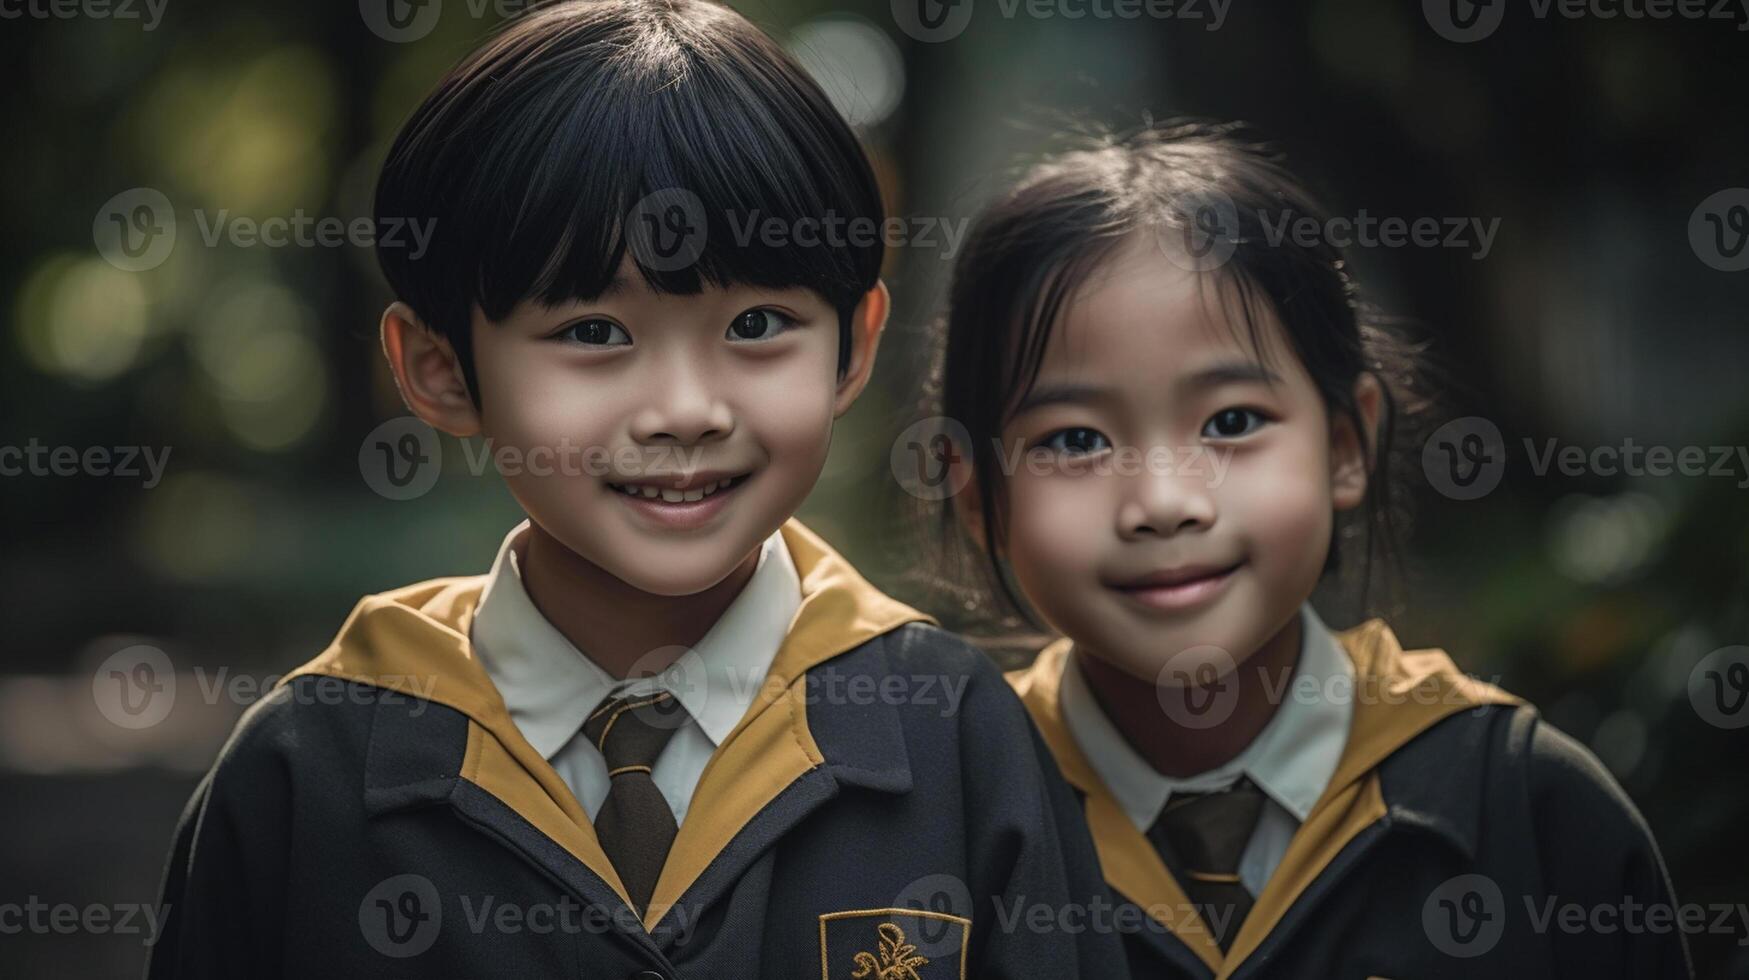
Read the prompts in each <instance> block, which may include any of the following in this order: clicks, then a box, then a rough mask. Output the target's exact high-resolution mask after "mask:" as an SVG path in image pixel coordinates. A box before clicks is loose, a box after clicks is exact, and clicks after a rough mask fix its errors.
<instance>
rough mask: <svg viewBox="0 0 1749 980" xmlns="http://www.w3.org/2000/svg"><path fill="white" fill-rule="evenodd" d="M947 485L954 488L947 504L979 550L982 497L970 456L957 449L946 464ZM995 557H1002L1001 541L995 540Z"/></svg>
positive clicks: (982, 538) (982, 508) (981, 535)
mask: <svg viewBox="0 0 1749 980" xmlns="http://www.w3.org/2000/svg"><path fill="white" fill-rule="evenodd" d="M947 479H948V484H947V485H948V486H950V487H954V488H956V489H955V490H954V492H953V496H952V497H951V498H950V499H949V500H948V501H947V506H949V507H952V508H953V513H954V517H955V518H956V519H957V520H958V521H959V524H960V527H961V529H963V530H964V531H965V532H966V535H967V536H968V537H969V538H970V539H971V541H972V543H973V544H975V545H977V546H978V548H979V549H980V550H981V549H982V548H983V547H984V506H983V504H984V497H983V494H982V493H980V492H979V491H978V481H977V478H976V475H975V474H974V473H973V472H972V457H971V455H970V454H969V453H967V452H965V451H963V450H958V451H956V452H955V453H954V454H953V456H952V458H950V459H949V460H948V464H947ZM996 554H997V557H1004V555H1003V548H1002V542H1000V541H998V542H996Z"/></svg>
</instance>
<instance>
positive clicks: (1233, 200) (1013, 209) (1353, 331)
mask: <svg viewBox="0 0 1749 980" xmlns="http://www.w3.org/2000/svg"><path fill="white" fill-rule="evenodd" d="M1306 218H1310V219H1311V221H1310V222H1306V221H1304V220H1303V219H1306ZM1326 219H1327V214H1326V212H1325V211H1324V209H1323V208H1322V207H1321V206H1320V205H1319V204H1318V203H1317V202H1316V200H1314V198H1313V197H1312V195H1311V194H1310V193H1309V192H1308V191H1307V190H1306V189H1305V188H1304V187H1303V186H1302V185H1301V184H1300V182H1299V181H1298V179H1296V178H1295V177H1294V176H1293V175H1292V174H1291V173H1289V172H1288V171H1287V170H1286V169H1285V167H1284V166H1283V164H1282V161H1281V159H1280V157H1279V156H1278V155H1276V154H1275V153H1274V152H1273V151H1272V150H1271V149H1270V148H1269V147H1268V146H1267V145H1265V144H1262V143H1259V142H1256V141H1254V140H1252V139H1250V138H1248V137H1246V136H1245V135H1244V131H1243V130H1242V128H1241V127H1239V126H1238V125H1237V124H1227V125H1212V124H1207V123H1179V124H1174V125H1168V126H1160V127H1155V126H1150V127H1145V128H1143V129H1141V130H1140V131H1137V132H1135V133H1133V134H1131V135H1128V136H1124V137H1109V136H1108V137H1103V138H1100V139H1098V140H1097V141H1095V142H1094V144H1093V145H1091V146H1083V147H1080V148H1077V149H1074V150H1071V151H1069V152H1066V153H1063V154H1060V155H1058V156H1055V157H1053V158H1051V159H1050V160H1048V161H1047V162H1045V163H1042V164H1039V165H1037V166H1035V167H1034V168H1032V169H1031V170H1030V171H1029V172H1027V173H1026V174H1025V175H1024V176H1023V177H1022V179H1021V180H1020V181H1019V183H1018V184H1017V185H1016V186H1014V187H1013V188H1011V189H1010V190H1008V191H1007V192H1006V193H1004V194H1003V195H1001V196H1000V197H999V198H998V199H997V200H996V201H995V202H994V203H992V204H991V205H990V206H989V207H988V208H987V209H986V210H985V211H984V212H983V213H982V214H981V215H980V217H979V218H978V220H977V223H976V224H975V226H974V228H973V229H972V232H971V234H970V235H969V236H968V238H967V242H966V245H965V248H964V249H963V251H962V252H961V253H960V256H959V259H958V261H957V263H956V265H955V268H954V276H953V285H952V287H951V291H950V295H949V306H948V311H947V315H946V318H945V332H946V338H945V343H943V344H942V345H941V347H940V361H939V362H938V364H937V365H936V368H935V371H934V372H933V379H932V385H931V388H932V389H933V391H932V394H933V395H934V401H935V410H936V412H937V413H938V414H940V415H942V416H945V417H947V418H949V419H953V420H955V421H957V422H959V423H960V424H961V425H963V426H964V427H965V435H966V436H968V437H969V438H970V443H971V444H970V445H969V446H967V447H961V450H960V451H962V452H964V453H967V454H968V455H969V459H970V462H971V464H972V469H973V479H974V480H975V481H976V490H977V494H976V506H977V507H978V508H979V510H980V515H979V516H981V518H982V525H983V529H984V534H983V540H982V541H979V542H976V545H977V550H978V551H981V553H982V554H981V557H979V558H978V559H975V560H973V561H971V562H965V561H964V556H961V562H962V564H972V565H975V566H981V567H982V568H983V571H984V574H983V575H982V576H976V577H977V578H985V579H988V580H989V581H988V584H989V585H991V586H994V589H993V590H991V589H981V588H978V587H976V586H974V587H972V588H970V589H962V590H961V596H960V597H961V598H962V599H964V600H965V606H966V607H967V608H974V607H975V604H976V602H977V600H978V599H981V598H982V597H983V596H984V595H985V594H987V593H988V592H989V591H994V592H995V593H996V594H997V595H998V596H999V597H1000V598H1001V599H1003V600H1005V602H1006V605H1007V607H1008V610H1009V611H1011V612H1012V613H1017V614H1019V615H1020V616H1022V617H1027V618H1028V619H1029V620H1030V617H1031V613H1030V610H1029V609H1028V608H1027V606H1026V604H1025V603H1024V602H1023V601H1022V600H1021V598H1020V597H1019V596H1018V595H1017V593H1016V590H1015V589H1014V587H1013V586H1012V585H1011V583H1010V582H1009V579H1008V576H1007V575H1006V574H1005V572H1004V569H1003V566H1002V562H1001V560H1000V557H999V555H1000V552H999V549H998V546H999V544H1000V543H1001V542H1003V541H1004V540H1006V535H1007V530H1006V529H1007V495H1006V493H1005V481H1004V474H1003V472H1002V469H1001V465H1000V461H999V459H998V457H997V451H998V450H997V440H998V439H999V438H1000V435H1001V430H1002V427H1003V424H1004V422H1005V421H1006V420H1007V416H1008V414H1009V413H1010V411H1011V410H1012V407H1013V406H1014V405H1015V404H1016V403H1017V402H1018V401H1019V400H1020V399H1021V398H1022V397H1024V396H1025V394H1026V393H1027V391H1028V390H1029V389H1030V388H1031V387H1032V385H1033V383H1034V381H1035V380H1036V379H1037V376H1038V371H1039V367H1040V362H1041V360H1042V357H1043V353H1044V350H1045V346H1046V343H1047V342H1048V341H1049V339H1050V336H1051V333H1052V331H1053V329H1055V327H1056V326H1057V324H1058V323H1059V322H1060V320H1061V315H1062V312H1063V310H1064V307H1065V304H1067V303H1069V302H1070V301H1071V300H1072V299H1073V297H1074V295H1075V293H1076V291H1077V290H1078V289H1079V288H1080V287H1081V285H1082V284H1083V283H1084V282H1085V281H1086V280H1087V279H1088V277H1089V275H1090V274H1091V273H1093V272H1094V270H1095V269H1097V268H1098V267H1099V266H1100V265H1101V263H1103V262H1105V261H1106V260H1108V259H1109V258H1110V257H1111V256H1112V255H1113V254H1114V253H1115V252H1117V251H1118V250H1119V248H1120V247H1121V246H1123V245H1124V243H1125V242H1126V241H1128V240H1129V239H1130V238H1131V236H1133V235H1135V234H1137V233H1145V234H1151V235H1154V236H1157V238H1158V239H1159V240H1160V241H1162V242H1163V243H1164V242H1170V241H1180V242H1185V243H1187V250H1186V251H1183V252H1181V253H1180V255H1182V256H1183V257H1184V258H1186V259H1191V258H1193V257H1194V256H1195V255H1196V254H1198V251H1197V250H1195V246H1194V245H1191V244H1190V243H1192V241H1193V240H1194V241H1195V243H1196V245H1200V246H1202V248H1201V250H1200V251H1204V252H1206V253H1207V254H1208V255H1209V256H1211V258H1209V259H1207V260H1206V262H1207V264H1206V265H1194V266H1188V267H1192V268H1198V269H1205V270H1206V271H1205V274H1207V275H1210V276H1213V277H1218V279H1217V282H1218V284H1219V285H1221V286H1226V287H1230V288H1231V289H1232V290H1233V292H1234V293H1235V294H1236V296H1237V298H1238V300H1239V303H1238V306H1239V308H1240V311H1241V313H1242V316H1243V319H1244V321H1245V325H1246V328H1247V330H1248V331H1249V334H1250V338H1251V341H1252V348H1253V349H1254V350H1259V351H1261V350H1263V347H1262V346H1261V345H1260V344H1259V343H1258V341H1259V339H1260V336H1259V329H1260V322H1261V318H1262V317H1263V316H1266V315H1267V314H1268V313H1269V312H1270V311H1273V312H1274V314H1275V315H1276V317H1277V318H1278V319H1279V320H1280V322H1281V324H1282V326H1283V327H1284V328H1285V332H1286V334H1287V338H1288V340H1289V341H1290V342H1291V344H1292V348H1293V350H1294V352H1295V353H1296V354H1297V355H1298V356H1299V358H1300V360H1301V362H1302V363H1303V364H1304V365H1305V367H1306V371H1307V373H1308V374H1310V375H1311V377H1312V381H1313V382H1314V384H1315V385H1316V386H1317V389H1318V392H1319V394H1320V395H1321V396H1322V398H1323V400H1324V404H1325V405H1326V406H1327V408H1328V409H1329V410H1330V412H1331V414H1332V416H1333V417H1337V416H1340V417H1343V418H1346V419H1347V420H1348V421H1349V422H1350V423H1351V424H1353V425H1354V427H1355V431H1356V432H1364V431H1366V429H1365V425H1364V423H1363V421H1362V418H1361V415H1360V412H1359V409H1358V407H1357V405H1356V404H1355V399H1354V384H1355V382H1356V381H1357V380H1358V379H1359V378H1360V376H1361V375H1362V374H1366V373H1370V374H1372V375H1373V376H1374V377H1375V378H1377V379H1378V381H1379V383H1380V387H1381V388H1382V389H1383V391H1384V409H1383V411H1382V413H1381V416H1382V417H1381V419H1380V422H1379V429H1378V435H1377V439H1376V442H1375V443H1374V445H1373V452H1372V462H1373V465H1372V475H1371V480H1370V481H1369V488H1368V494H1367V500H1366V504H1365V505H1364V507H1363V508H1362V509H1361V511H1360V513H1359V515H1358V517H1357V518H1354V519H1349V520H1344V521H1339V522H1338V524H1337V527H1336V529H1335V532H1334V533H1333V535H1332V541H1331V548H1330V557H1329V560H1328V562H1327V563H1326V566H1325V572H1326V573H1327V574H1328V573H1330V572H1332V571H1334V570H1335V569H1336V568H1337V566H1338V555H1339V552H1340V550H1341V548H1340V545H1341V544H1342V539H1343V538H1344V537H1358V538H1361V539H1362V541H1363V546H1364V554H1365V560H1364V562H1363V567H1362V571H1361V575H1360V578H1361V582H1362V600H1361V601H1362V604H1363V605H1364V604H1365V602H1366V598H1365V593H1366V588H1367V586H1368V585H1369V584H1370V581H1371V578H1372V573H1373V570H1374V558H1375V556H1376V557H1379V558H1382V559H1383V560H1384V562H1385V563H1387V564H1392V565H1394V564H1395V563H1396V559H1397V551H1398V544H1399V536H1400V531H1401V524H1402V523H1403V521H1404V520H1405V519H1406V508H1405V507H1404V504H1403V501H1402V499H1401V487H1402V485H1403V483H1404V478H1403V476H1402V475H1400V474H1393V470H1400V469H1401V468H1402V466H1403V465H1405V461H1403V460H1400V459H1397V458H1396V456H1397V454H1395V453H1393V447H1394V443H1395V441H1396V438H1397V436H1399V435H1400V434H1401V431H1400V430H1401V428H1402V426H1403V425H1404V424H1405V423H1406V422H1409V421H1412V420H1413V419H1414V417H1415V416H1418V415H1419V414H1421V412H1422V411H1423V410H1424V409H1426V408H1427V407H1428V406H1427V403H1426V401H1425V398H1424V396H1422V395H1421V393H1419V392H1418V391H1417V390H1416V389H1417V386H1418V382H1417V379H1416V373H1417V366H1416V360H1417V354H1418V351H1417V350H1415V349H1414V348H1412V347H1411V346H1410V345H1409V344H1407V343H1406V342H1404V341H1403V340H1402V339H1401V338H1400V337H1399V336H1398V335H1397V334H1396V333H1395V332H1394V331H1392V330H1391V329H1388V328H1387V325H1386V324H1384V323H1383V322H1381V321H1380V320H1379V319H1378V318H1377V317H1375V316H1373V315H1372V314H1371V313H1370V312H1369V311H1368V310H1367V309H1366V308H1365V307H1364V306H1363V304H1362V303H1361V301H1360V299H1359V297H1358V294H1357V290H1356V287H1355V285H1354V283H1353V282H1352V280H1351V279H1350V278H1349V275H1348V272H1347V267H1346V265H1345V263H1344V260H1343V257H1342V253H1341V251H1340V250H1339V249H1337V248H1336V247H1335V246H1333V245H1331V244H1330V243H1329V242H1328V241H1326V240H1324V238H1323V237H1322V230H1323V229H1326V228H1328V227H1329V224H1328V221H1327V220H1326ZM1284 220H1285V221H1286V224H1285V225H1284V224H1283V222H1284ZM1301 226H1315V227H1316V228H1317V229H1319V230H1320V234H1319V235H1317V236H1315V240H1311V241H1308V240H1306V239H1305V238H1303V237H1300V236H1296V235H1294V234H1288V235H1286V236H1283V235H1281V234H1279V232H1278V229H1281V228H1283V227H1287V228H1290V229H1292V228H1298V227H1301ZM1296 239H1297V240H1296ZM1228 249H1230V250H1231V254H1230V256H1226V252H1227V250H1228ZM1163 254H1164V253H1163ZM1223 256H1226V257H1224V258H1223ZM965 497H966V495H965V494H959V495H957V496H955V497H953V498H950V501H949V503H948V504H947V506H945V507H943V508H941V511H940V513H939V515H938V517H937V519H938V520H939V521H940V522H942V524H943V525H946V526H941V527H938V528H937V529H936V530H937V532H938V533H939V538H938V540H940V541H944V542H954V541H959V540H963V539H964V535H963V533H961V531H960V529H961V528H963V527H964V524H963V522H962V521H961V520H960V517H961V516H962V515H959V514H957V513H956V512H955V510H956V508H959V507H964V506H966V505H967V502H966V499H965ZM949 548H950V550H951V548H952V546H951V545H949ZM946 557H947V558H948V560H949V561H950V562H951V561H953V560H954V559H955V556H954V555H952V554H949V555H947V556H946ZM966 570H967V571H974V570H975V569H966ZM960 580H961V581H964V580H965V579H963V578H961V579H960ZM1031 625H1032V626H1033V627H1034V628H1036V627H1037V625H1038V624H1037V623H1036V622H1032V623H1031Z"/></svg>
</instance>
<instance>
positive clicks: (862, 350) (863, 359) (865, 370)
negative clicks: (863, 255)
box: [832, 279, 891, 418]
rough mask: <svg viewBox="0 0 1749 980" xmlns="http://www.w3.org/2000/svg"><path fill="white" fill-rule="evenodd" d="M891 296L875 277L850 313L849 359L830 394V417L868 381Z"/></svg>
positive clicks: (847, 407)
mask: <svg viewBox="0 0 1749 980" xmlns="http://www.w3.org/2000/svg"><path fill="white" fill-rule="evenodd" d="M890 302H891V300H890V298H889V297H888V295H887V284H886V283H884V282H881V281H880V280H878V279H877V280H876V281H875V285H874V288H873V289H871V290H869V291H868V292H866V293H864V294H863V296H862V301H861V302H860V303H858V304H856V312H854V313H852V314H851V315H850V360H849V362H848V363H846V364H845V366H844V377H842V378H840V379H838V392H837V394H835V395H834V396H833V398H832V417H833V418H838V417H839V416H841V415H843V414H844V413H845V412H848V411H850V406H851V405H854V404H856V398H857V396H858V395H860V394H862V389H863V388H864V387H866V386H867V385H868V379H869V375H870V373H872V372H873V371H874V364H875V352H876V351H877V350H879V349H880V346H881V331H883V330H885V329H886V327H887V310H888V307H889V304H890Z"/></svg>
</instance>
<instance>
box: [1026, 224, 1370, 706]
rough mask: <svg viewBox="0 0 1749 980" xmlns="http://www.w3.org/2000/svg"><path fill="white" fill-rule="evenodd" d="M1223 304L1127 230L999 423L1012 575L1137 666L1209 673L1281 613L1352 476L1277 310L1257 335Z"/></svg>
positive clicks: (1361, 487) (1307, 587)
mask: <svg viewBox="0 0 1749 980" xmlns="http://www.w3.org/2000/svg"><path fill="white" fill-rule="evenodd" d="M1237 303H1238V297H1237V294H1236V292H1235V291H1234V289H1233V288H1232V287H1231V286H1230V284H1228V283H1227V282H1226V281H1225V280H1223V279H1221V278H1219V277H1216V276H1209V275H1200V274H1198V273H1193V272H1189V271H1186V270H1184V269H1182V268H1180V267H1179V266H1178V265H1176V264H1174V263H1173V262H1171V261H1168V259H1167V257H1166V255H1165V254H1164V253H1163V252H1162V251H1161V250H1160V248H1159V247H1158V245H1157V244H1156V243H1155V241H1154V239H1153V238H1152V237H1151V236H1145V235H1138V236H1136V237H1135V238H1134V239H1133V240H1132V241H1131V242H1129V243H1128V244H1126V245H1125V246H1124V247H1123V248H1122V249H1121V250H1120V251H1119V252H1118V253H1116V254H1115V255H1114V256H1113V257H1112V258H1111V259H1110V260H1108V261H1107V262H1106V263H1105V264H1104V266H1103V267H1102V268H1101V269H1100V270H1098V271H1096V272H1095V273H1094V275H1093V276H1092V277H1091V278H1090V279H1089V280H1088V281H1087V283H1086V284H1085V285H1084V286H1083V287H1082V290H1081V292H1080V293H1079V294H1078V297H1077V299H1076V300H1075V301H1074V302H1071V303H1070V304H1068V305H1067V306H1066V308H1065V313H1064V317H1063V320H1062V322H1060V323H1059V325H1058V327H1057V329H1055V330H1054V331H1053V333H1052V336H1051V339H1050V342H1049V344H1048V345H1047V346H1046V349H1045V353H1044V359H1043V362H1042V365H1041V368H1040V371H1039V375H1038V380H1037V383H1036V384H1035V385H1034V387H1033V389H1032V390H1031V391H1030V392H1028V393H1027V394H1026V395H1025V396H1024V397H1023V398H1022V399H1021V400H1020V401H1019V403H1018V406H1017V410H1016V411H1015V412H1014V413H1013V414H1012V416H1011V418H1010V421H1009V422H1008V424H1007V425H1006V426H1005V427H1004V428H1003V431H1002V437H1003V439H1002V443H1003V444H1002V450H1003V453H1004V457H1003V458H1004V459H1005V460H1013V459H1015V458H1016V457H1015V454H1016V453H1017V452H1019V453H1022V454H1023V455H1021V456H1019V458H1018V465H1017V466H1016V467H1015V468H1013V469H1012V470H1011V471H1010V473H1009V475H1008V478H1007V486H1008V494H1009V497H1008V500H1009V510H1008V514H1009V522H1008V535H1007V541H1006V552H1007V557H1008V558H1009V560H1010V562H1011V563H1012V566H1013V569H1014V574H1015V577H1016V580H1017V581H1018V583H1019V585H1020V588H1021V590H1022V591H1023V592H1024V593H1025V594H1026V597H1027V599H1028V600H1029V601H1030V602H1031V603H1032V604H1033V606H1034V608H1035V609H1037V610H1038V612H1039V613H1040V615H1042V616H1043V617H1044V618H1045V619H1046V620H1047V621H1048V622H1049V623H1050V624H1051V625H1052V626H1053V627H1055V628H1056V629H1058V630H1060V631H1061V632H1063V633H1064V634H1066V635H1068V636H1070V637H1072V638H1073V639H1074V641H1075V643H1076V645H1077V647H1078V648H1080V649H1082V650H1084V651H1085V652H1087V653H1089V654H1091V655H1093V656H1097V657H1099V658H1100V659H1102V660H1104V661H1106V662H1108V663H1110V664H1111V665H1113V666H1115V667H1117V668H1119V669H1121V670H1123V671H1125V672H1126V673H1129V674H1131V675H1133V676H1135V677H1137V678H1139V679H1143V680H1145V681H1147V682H1149V683H1170V684H1173V685H1174V686H1181V685H1184V684H1188V683H1196V682H1200V681H1199V680H1198V679H1199V678H1202V679H1207V678H1208V677H1209V676H1210V675H1208V674H1207V671H1208V670H1209V669H1210V668H1213V669H1214V670H1215V671H1217V675H1218V674H1225V673H1226V672H1228V671H1230V670H1231V669H1233V668H1234V667H1236V666H1237V665H1238V664H1240V663H1242V662H1244V660H1245V659H1246V658H1247V657H1249V656H1250V655H1251V654H1252V653H1254V652H1255V651H1256V650H1257V649H1258V648H1259V647H1261V646H1262V645H1263V644H1264V642H1265V641H1267V640H1268V639H1269V638H1270V637H1272V636H1274V635H1275V634H1276V633H1277V631H1279V630H1281V629H1282V628H1283V627H1284V626H1286V625H1287V624H1288V623H1289V620H1290V618H1291V617H1293V616H1294V615H1296V613H1297V611H1298V609H1299V607H1300V604H1301V603H1303V602H1304V601H1305V600H1306V598H1307V597H1308V596H1310V595H1311V593H1312V589H1313V587H1314V586H1315V585H1316V584H1317V581H1318V578H1319V575H1320V573H1321V572H1322V569H1323V567H1324V560H1325V556H1326V552H1327V551H1328V548H1329V543H1330V533H1331V526H1332V522H1333V520H1334V518H1333V512H1334V511H1335V510H1337V509H1342V508H1348V507H1354V506H1357V505H1358V504H1359V503H1360V502H1361V500H1362V498H1363V496H1364V493H1365V487H1366V483H1365V465H1364V463H1365V460H1364V456H1365V454H1364V452H1363V451H1362V450H1361V448H1360V445H1359V443H1358V441H1357V440H1356V439H1355V438H1354V435H1353V431H1352V427H1351V426H1348V425H1346V424H1343V425H1338V426H1335V427H1334V428H1333V427H1332V424H1331V421H1330V417H1329V414H1328V413H1327V412H1326V410H1325V406H1324V403H1323V400H1322V398H1321V397H1320V396H1319V393H1318V391H1317V389H1316V388H1315V387H1314V385H1313V383H1312V379H1311V377H1310V376H1309V375H1308V374H1307V373H1306V371H1305V368H1304V367H1303V366H1302V365H1301V363H1300V361H1299V358H1298V357H1297V356H1296V355H1295V353H1294V351H1293V349H1292V347H1291V345H1290V343H1289V341H1288V338H1287V336H1286V334H1285V333H1284V331H1283V329H1282V326H1281V324H1280V323H1279V321H1278V320H1277V319H1276V318H1275V315H1274V313H1273V312H1272V311H1264V310H1259V311H1257V313H1256V318H1257V328H1258V329H1257V332H1258V335H1259V337H1258V342H1259V344H1260V345H1261V350H1257V349H1253V347H1252V345H1251V343H1250V341H1249V335H1248V331H1247V328H1246V324H1245V321H1244V320H1243V318H1242V314H1241V312H1240V308H1239V307H1238V305H1237ZM1365 383H1366V384H1369V385H1370V384H1371V382H1370V379H1369V380H1368V381H1367V382H1365ZM1357 390H1358V389H1357ZM1374 404H1376V402H1375V403H1374Z"/></svg>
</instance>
